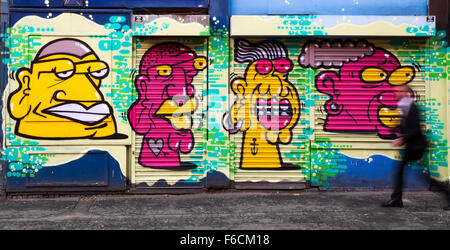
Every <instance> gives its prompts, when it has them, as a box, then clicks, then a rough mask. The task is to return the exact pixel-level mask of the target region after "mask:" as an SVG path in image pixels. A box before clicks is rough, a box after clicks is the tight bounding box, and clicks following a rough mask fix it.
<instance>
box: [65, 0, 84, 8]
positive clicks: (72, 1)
mask: <svg viewBox="0 0 450 250" xmlns="http://www.w3.org/2000/svg"><path fill="white" fill-rule="evenodd" d="M85 3H86V2H85V1H84V0H63V6H64V7H84V4H85Z"/></svg>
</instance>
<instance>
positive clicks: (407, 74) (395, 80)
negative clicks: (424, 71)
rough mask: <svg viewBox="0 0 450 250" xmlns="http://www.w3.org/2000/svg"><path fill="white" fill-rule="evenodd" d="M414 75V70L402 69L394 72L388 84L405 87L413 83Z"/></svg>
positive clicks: (407, 67) (410, 68)
mask: <svg viewBox="0 0 450 250" xmlns="http://www.w3.org/2000/svg"><path fill="white" fill-rule="evenodd" d="M414 75H415V73H414V68H412V67H409V66H405V67H401V68H398V69H396V70H395V71H394V72H392V74H391V75H390V76H389V80H388V82H389V84H392V85H403V84H406V83H409V82H410V81H412V80H413V79H414Z"/></svg>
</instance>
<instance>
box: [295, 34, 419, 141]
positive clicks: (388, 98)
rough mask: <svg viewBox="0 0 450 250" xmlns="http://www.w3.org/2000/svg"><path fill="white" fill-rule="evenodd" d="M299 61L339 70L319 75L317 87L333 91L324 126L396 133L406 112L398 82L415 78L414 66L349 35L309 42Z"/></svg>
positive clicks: (387, 135)
mask: <svg viewBox="0 0 450 250" xmlns="http://www.w3.org/2000/svg"><path fill="white" fill-rule="evenodd" d="M298 60H299V64H300V66H302V67H305V68H307V67H310V68H313V69H329V68H337V69H339V71H333V70H327V71H321V72H320V73H318V74H317V75H316V77H315V87H316V89H317V90H318V91H319V92H321V93H324V94H327V95H328V96H329V100H327V101H326V102H325V105H324V108H325V111H326V113H327V117H326V120H325V124H324V130H325V131H329V132H344V133H358V132H360V133H377V134H378V136H379V137H380V138H383V139H393V138H395V137H396V133H397V132H398V125H399V120H400V119H401V115H400V113H399V111H398V110H397V107H396V106H397V99H396V97H395V95H394V89H393V87H394V86H398V85H404V84H408V83H410V82H411V81H412V80H413V79H414V76H415V70H414V68H413V67H411V66H403V65H401V64H400V61H399V60H398V59H397V57H396V56H395V55H393V54H392V53H390V52H389V51H387V50H385V49H382V48H379V47H375V46H374V45H373V44H370V43H368V42H366V41H350V40H349V41H338V40H335V41H329V40H324V41H322V42H308V43H306V44H305V45H304V46H303V49H302V52H301V54H300V55H299V58H298ZM410 95H411V96H413V92H411V93H410Z"/></svg>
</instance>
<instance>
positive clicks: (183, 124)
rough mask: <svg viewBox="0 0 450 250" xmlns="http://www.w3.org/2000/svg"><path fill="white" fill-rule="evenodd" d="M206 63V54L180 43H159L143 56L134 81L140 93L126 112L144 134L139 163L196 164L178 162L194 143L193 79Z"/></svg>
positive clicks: (188, 165)
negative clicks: (197, 52) (200, 53)
mask: <svg viewBox="0 0 450 250" xmlns="http://www.w3.org/2000/svg"><path fill="white" fill-rule="evenodd" d="M205 67H206V58H204V57H199V56H197V55H196V53H195V52H194V51H192V50H191V49H190V48H188V47H186V46H184V45H182V44H179V43H162V44H158V45H156V46H154V47H152V48H150V49H149V50H148V51H147V52H146V53H145V55H144V56H143V58H142V61H141V65H140V74H139V75H138V76H137V78H136V81H135V84H136V89H137V91H138V93H139V97H138V100H137V101H136V102H135V103H133V105H132V106H131V108H130V109H129V112H128V116H129V120H130V122H131V125H132V127H133V129H134V130H135V131H136V132H137V133H138V134H142V135H144V141H143V143H142V148H141V154H140V157H139V163H140V164H141V165H143V166H148V167H155V168H172V167H178V168H177V169H183V167H184V168H186V167H187V168H193V167H195V165H194V164H192V163H187V162H180V156H179V153H180V152H181V153H189V152H190V151H191V150H192V149H193V147H194V137H193V134H192V131H191V128H192V114H193V113H194V111H195V110H196V108H197V106H198V101H197V99H196V98H195V96H194V94H195V89H194V86H193V85H192V81H193V78H194V77H195V76H196V75H197V74H198V72H199V71H200V70H203V69H204V68H205ZM180 167H182V168H180Z"/></svg>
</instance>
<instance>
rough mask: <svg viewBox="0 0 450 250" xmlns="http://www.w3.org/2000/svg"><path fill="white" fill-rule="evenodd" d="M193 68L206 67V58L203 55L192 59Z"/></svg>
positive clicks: (200, 68)
mask: <svg viewBox="0 0 450 250" xmlns="http://www.w3.org/2000/svg"><path fill="white" fill-rule="evenodd" d="M194 68H195V69H196V70H203V69H204V68H206V58H204V57H197V58H195V59H194Z"/></svg>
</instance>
